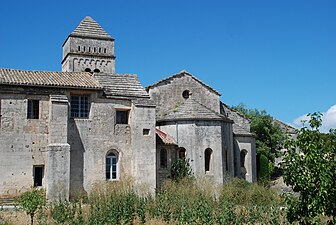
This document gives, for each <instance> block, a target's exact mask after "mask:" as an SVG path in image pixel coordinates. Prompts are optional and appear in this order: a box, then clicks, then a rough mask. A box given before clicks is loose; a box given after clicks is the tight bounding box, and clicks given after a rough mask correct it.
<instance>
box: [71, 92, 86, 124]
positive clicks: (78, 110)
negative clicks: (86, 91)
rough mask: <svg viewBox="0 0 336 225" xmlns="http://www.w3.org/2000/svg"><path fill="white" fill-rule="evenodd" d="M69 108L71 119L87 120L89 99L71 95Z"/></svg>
mask: <svg viewBox="0 0 336 225" xmlns="http://www.w3.org/2000/svg"><path fill="white" fill-rule="evenodd" d="M70 108H71V118H88V117H89V97H88V96H80V95H71V101H70Z"/></svg>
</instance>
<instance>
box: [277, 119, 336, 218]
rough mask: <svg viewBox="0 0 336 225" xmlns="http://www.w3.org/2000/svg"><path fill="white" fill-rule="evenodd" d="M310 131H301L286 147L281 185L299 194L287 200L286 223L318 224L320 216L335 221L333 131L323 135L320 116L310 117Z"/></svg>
mask: <svg viewBox="0 0 336 225" xmlns="http://www.w3.org/2000/svg"><path fill="white" fill-rule="evenodd" d="M309 116H310V120H309V121H308V122H309V125H310V127H303V128H302V129H301V130H300V132H299V134H298V137H297V139H296V140H289V141H288V142H287V144H286V148H287V152H286V154H285V157H284V161H283V164H282V167H283V170H284V181H285V183H286V184H287V185H290V186H292V187H293V190H294V191H295V192H299V196H298V197H294V196H291V195H289V196H287V198H286V203H287V206H288V208H287V215H288V219H289V221H291V222H292V221H299V222H300V224H315V223H316V224H319V223H320V222H319V220H320V218H321V216H327V217H330V224H335V223H336V220H335V217H336V179H335V177H336V130H330V132H329V133H327V134H323V133H321V132H320V131H319V127H320V126H321V125H322V120H321V116H322V114H321V113H313V114H310V115H309Z"/></svg>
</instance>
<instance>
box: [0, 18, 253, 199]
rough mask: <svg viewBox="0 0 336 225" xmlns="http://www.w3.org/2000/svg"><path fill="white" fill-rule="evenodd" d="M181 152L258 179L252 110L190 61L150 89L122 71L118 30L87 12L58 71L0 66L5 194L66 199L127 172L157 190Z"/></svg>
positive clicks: (211, 173) (216, 177) (222, 175)
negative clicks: (225, 94) (230, 102)
mask: <svg viewBox="0 0 336 225" xmlns="http://www.w3.org/2000/svg"><path fill="white" fill-rule="evenodd" d="M181 157H188V158H189V159H190V162H191V166H192V169H193V172H194V174H195V176H196V177H206V178H208V179H211V180H213V181H215V182H216V183H219V184H220V183H223V182H225V180H226V179H227V178H228V177H232V176H238V177H243V178H245V179H246V180H248V181H250V182H254V181H255V180H256V166H255V140H254V137H253V135H251V133H250V132H249V121H248V120H247V119H246V118H244V117H243V116H242V115H240V114H239V113H237V112H235V111H234V110H232V109H231V108H230V107H228V106H226V105H225V104H223V103H222V102H221V101H220V93H219V92H218V91H216V90H214V89H213V88H211V87H210V86H208V85H206V84H205V83H203V82H202V81H200V80H199V79H197V78H196V77H194V76H193V75H191V74H190V73H188V72H187V71H181V72H180V73H178V74H175V75H173V76H170V77H168V78H166V79H164V80H161V81H158V82H157V83H154V84H153V85H150V86H149V87H147V88H146V89H145V88H144V87H143V86H142V85H141V84H140V82H139V80H138V77H137V76H136V75H134V74H117V73H116V71H115V55H114V38H112V37H111V36H110V35H109V34H108V33H107V32H106V31H104V29H103V28H102V27H101V26H100V25H99V24H98V23H97V22H96V21H94V20H93V19H92V18H90V17H85V18H84V19H83V20H82V21H81V22H80V24H79V25H78V27H77V28H76V29H75V30H74V31H73V32H72V33H71V34H70V35H69V36H68V37H67V39H66V40H65V42H64V44H63V60H62V72H46V71H22V70H14V69H0V198H9V197H13V196H16V195H19V194H21V193H22V192H24V191H26V190H29V189H30V188H32V187H40V188H41V187H42V188H45V189H46V193H47V198H48V199H49V200H58V199H69V198H70V197H73V196H76V195H79V194H80V195H81V194H87V193H88V192H90V191H91V190H92V188H93V187H94V186H95V184H97V183H99V182H118V180H120V179H124V178H126V177H132V178H133V180H134V182H135V183H136V185H137V186H145V187H147V188H148V190H149V191H150V192H152V193H154V192H155V188H157V187H160V185H161V184H162V182H163V181H164V180H165V179H168V178H171V177H172V175H173V174H172V173H171V167H172V164H173V163H174V162H175V161H176V160H177V159H179V158H181Z"/></svg>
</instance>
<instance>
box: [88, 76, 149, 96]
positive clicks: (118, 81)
mask: <svg viewBox="0 0 336 225" xmlns="http://www.w3.org/2000/svg"><path fill="white" fill-rule="evenodd" d="M94 77H95V78H96V80H97V81H98V82H99V83H100V84H101V85H102V86H103V87H104V93H105V95H106V96H107V97H131V98H132V97H140V98H149V95H148V93H147V92H146V90H145V89H144V87H142V85H141V84H140V82H139V80H138V78H137V76H136V75H135V74H95V75H94Z"/></svg>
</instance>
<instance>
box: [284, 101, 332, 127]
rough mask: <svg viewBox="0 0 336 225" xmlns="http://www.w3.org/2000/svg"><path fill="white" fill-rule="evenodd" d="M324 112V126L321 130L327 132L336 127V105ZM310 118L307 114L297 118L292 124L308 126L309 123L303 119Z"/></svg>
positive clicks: (294, 125)
mask: <svg viewBox="0 0 336 225" xmlns="http://www.w3.org/2000/svg"><path fill="white" fill-rule="evenodd" d="M322 113H323V117H322V127H321V128H320V131H321V132H324V133H327V132H328V131H329V130H330V129H331V128H334V129H336V105H333V106H331V107H330V108H329V109H328V110H327V111H326V112H322ZM308 119H309V117H308V116H307V114H305V115H302V116H299V117H298V118H296V119H295V120H294V121H293V122H292V123H291V124H290V125H291V126H293V127H296V128H299V129H300V128H302V127H303V126H304V125H305V126H307V123H303V122H302V121H303V120H308Z"/></svg>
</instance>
